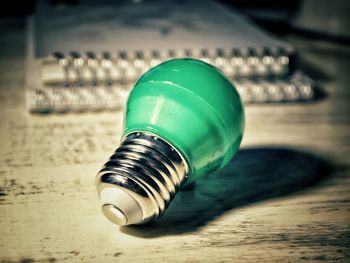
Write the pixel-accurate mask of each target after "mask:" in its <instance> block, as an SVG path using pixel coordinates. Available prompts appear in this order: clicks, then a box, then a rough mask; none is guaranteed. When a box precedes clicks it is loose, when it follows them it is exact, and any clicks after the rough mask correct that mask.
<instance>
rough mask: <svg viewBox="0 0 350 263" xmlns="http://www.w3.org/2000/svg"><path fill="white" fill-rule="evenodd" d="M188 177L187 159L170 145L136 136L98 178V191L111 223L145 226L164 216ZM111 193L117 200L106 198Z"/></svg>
mask: <svg viewBox="0 0 350 263" xmlns="http://www.w3.org/2000/svg"><path fill="white" fill-rule="evenodd" d="M187 174H188V165H187V163H186V161H185V159H184V158H183V157H182V156H181V154H180V153H179V152H178V151H177V150H176V149H175V148H174V147H173V146H172V145H171V144H170V143H169V142H167V141H165V140H164V139H162V138H160V137H159V136H157V135H154V134H151V133H148V132H147V133H145V132H134V133H131V134H129V135H128V136H126V137H125V139H124V141H123V142H122V144H121V145H120V147H119V148H118V149H117V150H116V151H115V152H114V154H113V155H112V156H111V157H110V159H109V161H108V162H107V163H106V164H105V165H104V166H103V168H102V169H101V171H100V172H99V173H98V174H97V177H96V187H97V191H98V193H99V195H100V198H101V200H102V201H103V202H105V203H104V204H103V211H104V213H105V215H106V217H107V218H108V219H110V220H111V221H112V222H114V223H116V224H120V225H129V224H142V223H146V222H149V221H152V220H155V219H157V218H159V217H160V216H161V215H162V214H163V213H164V211H165V209H166V208H167V206H168V205H169V203H170V201H171V200H172V199H173V197H174V195H175V194H176V192H177V191H178V190H179V188H180V186H181V185H182V184H183V182H184V181H185V178H186V175H187ZM111 189H112V190H111ZM107 191H108V192H109V193H108V196H113V197H108V198H105V197H104V196H106V192H107ZM103 199H105V200H103ZM110 200H111V201H110ZM118 211H119V212H118ZM116 215H123V218H120V217H118V216H116ZM124 217H125V218H124Z"/></svg>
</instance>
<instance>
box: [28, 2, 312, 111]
mask: <svg viewBox="0 0 350 263" xmlns="http://www.w3.org/2000/svg"><path fill="white" fill-rule="evenodd" d="M27 51H28V64H27V73H26V74H27V76H26V80H27V83H26V85H27V87H26V90H27V107H28V109H29V110H30V111H32V112H60V111H62V112H65V111H89V110H104V109H116V108H121V107H123V106H124V105H125V103H126V100H127V97H128V94H129V93H130V91H131V89H132V87H133V84H134V83H135V81H136V80H137V79H138V78H139V77H140V76H141V75H142V74H143V73H144V72H145V71H147V70H148V69H149V68H151V67H153V66H156V65H157V64H159V63H161V62H163V61H166V60H168V59H172V58H182V57H192V58H197V59H201V60H203V61H205V62H207V63H210V64H213V65H214V66H216V67H218V68H220V69H221V70H222V71H223V73H224V74H225V75H226V76H227V77H228V78H230V79H231V80H232V82H233V83H234V84H235V86H236V87H237V89H238V91H239V93H240V94H241V97H242V99H243V101H244V102H246V103H262V102H284V101H307V100H311V99H312V98H313V96H314V92H313V82H312V81H311V80H310V79H309V78H308V77H307V76H306V75H305V74H304V73H302V72H300V71H297V70H296V69H295V68H294V65H293V60H294V57H295V50H294V48H293V47H292V46H290V45H289V44H288V43H286V42H283V41H281V40H280V39H278V38H276V37H274V36H273V35H270V34H269V33H267V32H265V31H263V30H262V29H260V28H258V27H257V26H256V25H254V24H253V23H252V22H251V21H249V20H248V19H247V18H246V17H244V16H243V15H241V14H240V13H239V12H237V11H235V10H228V9H227V7H223V6H221V5H220V4H218V3H215V2H210V1H203V2H202V1H122V2H118V3H117V4H109V5H105V4H101V3H100V4H99V5H97V6H92V5H85V6H79V5H76V6H69V7H66V8H62V7H61V8H54V7H52V6H47V5H44V4H40V5H38V8H37V13H36V14H35V15H34V16H33V17H31V18H29V19H28V40H27Z"/></svg>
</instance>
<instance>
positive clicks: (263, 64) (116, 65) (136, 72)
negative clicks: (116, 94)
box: [43, 48, 291, 86]
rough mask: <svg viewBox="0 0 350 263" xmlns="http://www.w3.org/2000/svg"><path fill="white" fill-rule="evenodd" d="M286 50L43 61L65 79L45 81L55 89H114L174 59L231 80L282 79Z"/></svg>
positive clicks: (56, 57) (69, 56)
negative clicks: (200, 65) (184, 59)
mask: <svg viewBox="0 0 350 263" xmlns="http://www.w3.org/2000/svg"><path fill="white" fill-rule="evenodd" d="M290 56H291V54H288V53H287V51H286V50H284V49H282V48H277V49H270V48H261V49H257V48H247V49H235V48H234V49H221V48H217V49H205V48H202V49H198V50H191V49H179V50H176V51H174V50H163V51H159V50H149V51H128V52H126V51H120V52H101V53H94V52H86V53H78V52H70V53H69V54H67V55H65V54H62V53H54V54H53V58H52V57H51V58H48V59H46V60H44V61H43V67H45V66H48V65H50V64H55V63H56V64H57V65H59V66H60V67H61V71H62V79H61V81H59V80H58V79H56V78H50V76H49V77H47V76H44V77H43V80H44V84H45V85H47V86H55V85H56V84H57V82H61V83H64V85H65V86H97V85H105V86H111V85H113V84H121V83H127V82H133V81H135V80H136V79H137V78H138V77H139V76H140V75H141V74H142V73H144V72H145V71H147V70H148V69H149V68H151V67H154V66H156V65H158V64H160V63H161V62H163V61H166V60H168V59H172V58H182V57H188V58H196V59H200V60H203V61H205V62H207V63H210V64H213V65H214V66H216V67H218V68H219V69H221V70H222V71H223V72H224V73H225V74H226V75H227V76H228V77H231V78H238V77H248V76H249V77H268V76H281V75H286V74H287V73H288V72H289V66H290V65H289V64H290V61H289V57H290Z"/></svg>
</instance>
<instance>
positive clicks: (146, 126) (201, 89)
mask: <svg viewBox="0 0 350 263" xmlns="http://www.w3.org/2000/svg"><path fill="white" fill-rule="evenodd" d="M124 125H125V126H124V130H123V135H122V142H121V145H120V146H119V148H117V150H116V151H115V152H114V154H113V155H112V156H111V157H110V159H109V161H108V162H107V163H106V164H105V165H104V167H103V168H102V169H101V171H100V172H99V173H98V175H97V177H96V186H97V190H98V194H99V196H100V199H101V201H102V203H103V204H102V211H103V213H104V214H105V216H106V217H107V218H108V219H109V220H110V221H112V222H113V223H116V224H119V225H130V224H143V223H146V222H149V221H153V220H156V219H158V218H159V217H160V216H161V215H162V214H163V213H164V211H165V209H166V208H167V207H168V205H169V203H170V201H171V200H172V199H173V197H174V196H175V194H176V192H177V191H178V190H179V189H180V188H181V187H183V186H185V185H188V184H190V183H192V182H194V181H195V180H196V179H198V178H199V177H201V176H203V175H206V174H210V173H213V172H215V171H217V170H219V169H221V168H223V167H224V166H225V165H226V164H227V163H228V162H229V161H230V159H231V158H232V157H233V155H234V154H235V153H236V152H237V150H238V148H239V145H240V142H241V138H242V134H243V129H244V111H243V106H242V102H241V99H240V97H239V94H238V92H237V91H236V89H235V88H234V87H233V85H232V84H231V82H230V81H229V80H228V79H227V78H226V77H225V76H224V75H223V74H222V73H221V72H220V71H219V70H218V69H216V68H215V67H213V66H211V65H209V64H207V63H205V62H202V61H199V60H194V59H173V60H169V61H167V62H164V63H162V64H160V65H158V66H156V67H154V68H152V69H150V70H149V71H148V72H146V73H145V74H144V75H143V76H142V77H141V78H140V79H139V80H138V81H137V83H136V85H135V87H134V89H133V90H132V92H131V94H130V96H129V98H128V103H127V108H126V114H125V122H124Z"/></svg>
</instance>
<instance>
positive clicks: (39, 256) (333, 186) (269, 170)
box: [0, 20, 350, 262]
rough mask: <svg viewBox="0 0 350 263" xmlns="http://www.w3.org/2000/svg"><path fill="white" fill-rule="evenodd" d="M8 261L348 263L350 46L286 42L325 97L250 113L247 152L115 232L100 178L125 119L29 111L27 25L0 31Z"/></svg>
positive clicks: (0, 203)
mask: <svg viewBox="0 0 350 263" xmlns="http://www.w3.org/2000/svg"><path fill="white" fill-rule="evenodd" d="M0 32H1V35H2V36H1V49H0V107H1V111H0V118H1V122H0V142H1V147H0V160H1V164H0V187H1V188H0V226H1V228H0V229H1V230H0V231H1V232H0V234H1V235H0V261H1V260H2V261H1V262H18V261H19V262H65V261H66V262H78V261H84V262H117V261H120V262H134V261H136V262H158V261H160V262H183V261H186V262H199V261H201V262H233V261H235V262H247V261H248V262H249V261H256V262H274V261H276V262H299V261H307V262H313V261H331V262H332V261H333V262H335V261H337V262H338V261H340V262H349V261H350V250H349V248H350V227H349V225H350V193H349V189H350V170H349V165H350V147H349V120H350V117H349V114H350V104H349V102H350V101H349V98H350V88H349V83H350V74H349V68H350V62H349V61H350V60H349V58H350V49H349V48H346V47H342V46H340V45H335V44H329V43H324V42H317V41H308V40H305V39H304V40H303V39H300V38H297V37H293V36H290V37H288V39H289V40H290V42H292V43H293V44H294V45H296V46H297V47H298V48H299V51H300V55H301V64H302V66H303V67H304V68H306V69H307V71H308V72H309V73H310V74H311V75H313V77H314V78H315V79H316V80H317V81H318V83H319V84H320V86H321V87H322V88H323V90H325V91H326V93H327V95H326V97H325V98H323V99H321V100H319V101H316V102H313V103H306V104H298V103H295V104H277V105H275V104H266V105H248V106H247V107H246V119H247V123H246V132H245V137H244V141H243V145H242V149H241V151H240V152H239V153H238V155H237V156H236V158H235V159H234V160H233V161H232V162H231V163H230V165H229V166H228V167H227V168H226V169H225V170H224V171H222V172H221V173H220V174H217V175H213V176H211V177H208V178H205V179H203V180H200V181H199V182H198V183H197V185H196V187H195V189H194V190H193V191H184V192H181V193H179V194H178V196H177V197H176V199H175V201H174V203H173V204H172V206H171V207H170V209H169V210H168V211H167V213H166V215H165V216H164V217H163V218H162V219H161V220H160V221H158V222H156V223H153V224H151V225H147V226H141V227H127V228H119V227H117V226H115V225H112V224H111V223H109V222H108V221H107V220H106V219H105V218H104V217H103V216H102V213H101V211H100V204H99V201H98V198H97V195H96V190H95V185H94V178H95V174H96V172H97V171H98V170H99V168H100V167H101V165H102V164H103V163H104V162H105V161H106V160H107V157H108V156H109V155H110V154H111V152H112V151H113V150H114V149H115V148H116V146H117V145H118V143H119V136H120V132H121V128H122V127H121V123H122V113H121V112H107V113H88V114H85V113H84V114H83V113H81V114H61V115H60V114H57V115H54V114H52V115H31V114H29V113H28V112H27V111H26V110H25V107H24V99H25V98H24V69H25V65H24V61H25V60H24V57H25V51H24V40H25V34H24V32H25V31H24V22H23V21H18V20H15V21H2V22H1V24H0Z"/></svg>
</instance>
